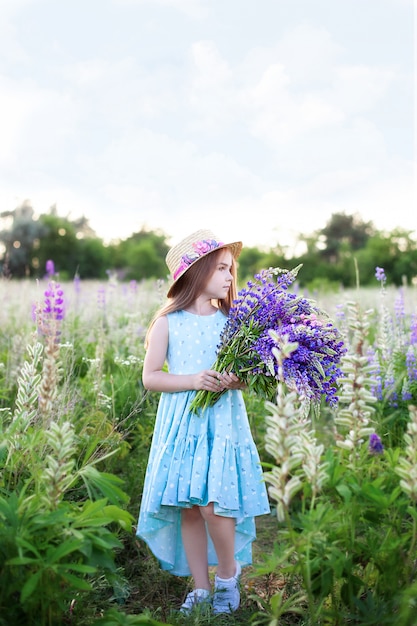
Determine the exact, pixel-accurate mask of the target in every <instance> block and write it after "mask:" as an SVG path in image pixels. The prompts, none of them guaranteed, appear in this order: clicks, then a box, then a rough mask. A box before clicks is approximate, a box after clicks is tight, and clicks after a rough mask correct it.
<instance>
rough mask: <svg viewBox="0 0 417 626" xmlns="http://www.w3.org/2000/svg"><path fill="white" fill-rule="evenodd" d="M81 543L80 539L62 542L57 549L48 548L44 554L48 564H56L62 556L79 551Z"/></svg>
mask: <svg viewBox="0 0 417 626" xmlns="http://www.w3.org/2000/svg"><path fill="white" fill-rule="evenodd" d="M82 543H83V542H82V540H80V539H73V540H72V541H64V542H62V543H61V544H60V545H59V546H58V547H57V548H55V547H50V548H49V549H48V551H47V553H46V556H47V561H48V563H50V564H52V563H57V562H58V561H60V560H61V559H62V558H63V557H64V556H67V555H68V554H71V553H72V552H77V551H79V549H80V547H81V546H82Z"/></svg>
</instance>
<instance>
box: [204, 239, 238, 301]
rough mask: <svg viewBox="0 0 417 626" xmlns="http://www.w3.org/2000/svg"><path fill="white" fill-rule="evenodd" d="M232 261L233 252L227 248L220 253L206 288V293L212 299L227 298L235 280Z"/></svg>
mask: <svg viewBox="0 0 417 626" xmlns="http://www.w3.org/2000/svg"><path fill="white" fill-rule="evenodd" d="M232 261H233V256H232V253H231V252H230V250H228V249H227V248H224V250H221V251H220V252H219V253H218V255H217V263H216V267H215V269H214V271H213V273H212V275H211V276H210V278H209V279H208V281H207V284H206V286H205V288H204V293H205V295H207V296H208V297H209V298H210V299H214V300H223V299H224V298H226V296H227V294H228V291H229V289H230V285H231V284H232V281H233V276H232V274H231V269H232Z"/></svg>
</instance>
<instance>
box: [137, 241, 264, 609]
mask: <svg viewBox="0 0 417 626" xmlns="http://www.w3.org/2000/svg"><path fill="white" fill-rule="evenodd" d="M241 249H242V244H241V242H235V243H228V244H225V243H222V242H221V241H220V240H219V239H217V237H215V236H214V235H213V233H211V232H210V231H207V230H200V231H197V232H196V233H193V234H192V235H190V236H189V237H187V238H186V239H184V240H183V241H181V242H180V243H179V244H178V245H176V246H174V247H173V248H172V249H171V250H170V251H169V252H168V254H167V257H166V263H167V265H168V268H169V270H170V273H171V275H172V279H173V283H172V285H171V287H170V289H169V291H168V298H169V300H168V302H167V304H166V305H165V306H164V307H163V308H162V309H161V310H160V311H159V312H158V313H157V314H156V316H155V318H154V320H153V322H152V323H151V325H150V327H149V331H148V335H147V340H146V348H147V350H146V356H145V361H144V365H143V384H144V386H145V387H146V388H147V389H149V390H152V391H158V392H162V394H161V397H160V401H159V406H158V411H157V415H156V421H155V430H154V435H153V439H152V445H151V450H150V454H149V461H148V467H147V470H146V476H145V484H144V493H143V497H142V503H141V509H140V513H139V522H138V528H137V535H138V537H140V538H142V539H144V540H145V541H146V542H147V544H148V545H149V547H150V549H151V550H152V552H153V553H154V554H155V556H156V557H157V558H158V559H159V562H160V564H161V567H162V568H163V569H165V570H169V571H170V572H172V573H173V574H176V575H178V576H189V575H190V574H191V576H192V578H193V581H194V589H193V590H192V591H191V592H190V593H189V594H188V595H187V597H186V599H185V602H184V604H183V605H182V607H181V610H182V611H183V612H188V611H190V610H191V609H192V608H193V606H194V605H195V604H197V603H200V602H212V604H213V611H214V613H230V612H232V611H235V610H236V609H237V608H238V606H239V602H240V594H239V575H240V572H241V566H242V565H248V564H250V563H251V562H252V550H251V548H252V542H253V540H254V539H255V536H256V531H255V521H254V517H255V516H256V515H262V514H264V513H269V503H268V497H267V492H266V487H265V484H264V482H263V481H262V470H261V466H260V462H259V456H258V452H257V450H256V447H255V444H254V441H253V438H252V435H251V432H250V427H249V423H248V417H247V413H246V409H245V405H244V402H243V399H242V393H241V391H240V389H241V388H242V385H241V383H240V382H239V379H238V377H237V376H236V375H235V374H234V373H228V372H216V371H214V370H212V369H211V365H212V363H213V362H214V360H215V357H216V350H217V346H218V344H219V342H220V335H221V332H222V329H223V326H224V324H225V322H226V319H227V314H228V312H229V310H230V307H231V304H232V302H233V300H234V299H235V298H236V259H237V257H238V256H239V254H240V251H241ZM165 362H167V365H168V371H167V370H166V369H165ZM199 389H205V390H208V391H217V390H220V389H221V390H226V391H225V393H223V394H222V396H221V397H220V399H219V400H218V401H217V402H216V403H215V404H214V405H213V406H212V407H209V408H208V409H206V410H205V411H204V412H203V413H202V414H201V413H200V414H198V415H196V414H193V413H191V412H190V410H189V405H190V403H191V401H192V399H193V398H194V396H195V392H196V391H197V390H199ZM209 565H217V573H216V575H215V578H214V594H213V596H211V584H210V579H209V569H208V568H209Z"/></svg>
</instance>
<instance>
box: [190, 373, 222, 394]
mask: <svg viewBox="0 0 417 626" xmlns="http://www.w3.org/2000/svg"><path fill="white" fill-rule="evenodd" d="M194 378H195V384H194V389H196V390H197V391H199V390H200V389H203V390H204V391H223V390H224V389H226V388H227V387H226V385H225V383H224V382H223V377H222V375H221V374H220V372H216V371H215V370H202V371H201V372H198V373H197V374H195V375H194Z"/></svg>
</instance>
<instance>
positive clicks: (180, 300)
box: [145, 248, 237, 347]
mask: <svg viewBox="0 0 417 626" xmlns="http://www.w3.org/2000/svg"><path fill="white" fill-rule="evenodd" d="M224 250H225V248H222V249H220V250H213V252H210V253H209V254H206V255H205V256H203V257H201V259H199V260H198V261H196V262H195V263H193V264H192V265H191V266H190V267H189V269H188V270H187V271H186V272H185V274H183V275H182V276H181V278H179V280H178V281H177V282H176V283H175V284H174V285H173V287H172V289H171V297H170V298H169V299H168V302H167V303H166V304H165V305H164V306H163V307H161V308H160V309H159V311H157V312H156V313H155V315H154V317H153V318H152V321H151V323H150V325H149V328H148V332H147V333H146V338H145V347H147V345H148V336H149V331H150V329H151V328H152V326H153V324H154V323H155V321H156V320H157V319H158V318H159V317H162V316H163V315H167V314H168V313H173V312H174V311H181V310H183V309H186V308H187V307H189V306H190V305H191V304H192V303H193V302H194V300H196V299H197V298H198V296H199V295H200V294H201V292H202V291H203V290H204V288H205V286H206V285H207V283H208V281H209V280H210V278H211V276H212V274H213V272H214V270H215V269H216V266H217V263H218V257H219V255H220V253H222V252H223V251H224ZM230 273H231V274H232V276H233V280H232V283H231V285H230V289H229V291H228V293H227V296H226V298H222V299H221V300H214V301H213V304H214V306H215V307H217V308H218V309H220V311H222V312H223V313H224V314H225V315H228V313H229V311H230V307H231V306H232V303H233V300H235V299H236V297H237V286H236V285H237V267H236V261H235V259H234V257H233V256H232V266H231V268H230Z"/></svg>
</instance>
